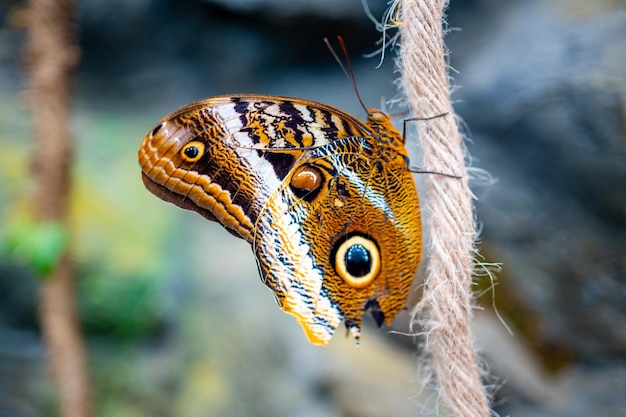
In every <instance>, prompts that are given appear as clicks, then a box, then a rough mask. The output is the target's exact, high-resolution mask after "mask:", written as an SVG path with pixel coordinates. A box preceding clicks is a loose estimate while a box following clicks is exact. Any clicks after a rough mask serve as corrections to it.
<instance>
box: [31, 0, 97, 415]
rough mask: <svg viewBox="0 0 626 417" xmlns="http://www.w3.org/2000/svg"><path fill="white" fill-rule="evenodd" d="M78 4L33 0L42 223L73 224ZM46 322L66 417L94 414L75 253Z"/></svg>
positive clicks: (45, 289)
mask: <svg viewBox="0 0 626 417" xmlns="http://www.w3.org/2000/svg"><path fill="white" fill-rule="evenodd" d="M74 19H75V4H74V2H73V1H72V0H31V1H30V8H29V10H28V29H27V30H28V36H29V39H28V45H27V51H26V60H27V65H28V70H29V76H30V78H29V82H30V89H29V91H28V96H27V97H28V99H29V103H30V104H31V106H32V110H33V129H34V135H35V148H34V154H33V160H34V161H33V162H34V177H35V196H34V200H35V201H34V205H35V209H34V212H35V213H34V214H35V217H36V219H37V220H39V221H54V222H59V223H61V224H63V225H65V224H66V223H67V219H66V217H67V198H68V193H69V189H70V165H71V160H72V143H71V140H70V133H69V125H68V115H69V102H70V95H71V92H70V90H71V89H70V85H71V80H72V77H73V71H74V69H75V67H76V64H77V62H78V48H77V46H76V25H75V22H74ZM39 314H40V322H41V328H42V332H43V337H44V340H45V342H46V345H47V356H48V364H49V367H50V371H51V374H52V378H53V381H54V383H55V386H56V389H57V391H58V395H59V404H60V408H61V413H60V414H61V415H62V416H63V417H86V416H89V415H90V413H91V389H90V386H89V382H88V378H87V370H86V355H85V348H84V342H83V339H82V335H81V332H80V329H79V326H78V319H77V315H76V306H75V300H74V270H73V268H72V265H71V262H70V261H69V258H68V257H67V254H65V255H63V256H62V257H61V260H60V262H59V264H58V265H57V267H56V268H55V270H54V271H53V272H52V274H51V275H50V276H49V277H46V278H45V280H42V284H41V290H40V310H39Z"/></svg>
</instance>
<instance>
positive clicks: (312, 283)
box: [254, 137, 421, 345]
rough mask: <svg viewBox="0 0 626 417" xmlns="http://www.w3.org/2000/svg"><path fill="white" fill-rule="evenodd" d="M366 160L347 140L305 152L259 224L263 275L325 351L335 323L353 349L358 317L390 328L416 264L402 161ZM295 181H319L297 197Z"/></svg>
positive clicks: (414, 217)
mask: <svg viewBox="0 0 626 417" xmlns="http://www.w3.org/2000/svg"><path fill="white" fill-rule="evenodd" d="M373 151H374V149H373V148H372V146H371V143H370V142H368V141H367V140H366V139H365V138H360V137H350V138H345V139H341V140H337V141H333V142H332V143H329V144H328V145H325V146H322V147H320V148H317V149H315V150H312V151H310V152H308V153H307V154H306V155H305V156H304V157H303V158H301V159H300V160H299V161H298V163H297V164H296V166H295V167H294V168H293V169H292V171H291V173H290V175H289V176H288V177H287V178H286V180H285V181H284V182H283V184H282V185H281V187H280V188H279V189H277V190H276V191H275V192H274V193H273V194H272V195H271V196H270V198H269V200H268V202H267V203H266V206H265V207H264V209H263V212H262V215H261V216H259V219H258V224H257V229H256V230H257V233H256V235H255V240H254V251H255V254H256V256H257V260H258V262H259V269H260V271H261V274H262V275H263V277H264V279H265V282H266V284H267V285H268V286H269V287H270V288H271V289H272V290H273V291H274V293H275V294H276V296H277V299H278V301H279V303H280V305H281V307H282V308H283V310H285V311H286V312H288V313H290V314H292V315H293V316H295V317H296V319H297V321H298V322H299V323H300V324H301V326H302V327H303V329H304V330H305V333H306V334H307V336H308V338H309V340H310V341H311V342H312V343H315V344H321V345H326V344H327V343H328V342H329V341H330V338H331V337H332V335H333V332H334V331H335V329H336V328H337V327H338V326H339V325H340V323H341V321H345V323H346V326H347V327H348V328H349V329H350V330H351V332H352V334H353V335H354V337H355V339H356V341H357V343H358V340H359V337H360V327H361V318H362V315H363V314H364V312H365V311H366V310H369V311H370V312H371V313H372V315H373V316H374V318H375V320H376V321H377V322H378V324H379V325H381V324H382V323H387V324H389V323H390V322H391V320H392V319H393V317H394V316H395V315H396V314H397V312H398V311H399V310H401V309H402V308H404V303H405V300H406V298H407V295H408V292H409V290H410V288H411V284H412V281H413V276H414V274H415V271H416V269H417V266H418V264H419V261H420V257H421V224H420V218H419V201H418V198H417V192H416V189H415V185H414V182H413V178H412V176H411V174H410V173H409V172H408V171H407V169H406V161H405V160H404V158H403V157H402V156H400V155H396V158H395V159H394V160H387V161H386V163H385V164H381V163H380V160H379V159H378V158H377V156H376V155H374V154H373ZM302 173H305V174H310V175H312V176H313V177H316V176H317V179H318V180H317V181H313V182H310V183H308V184H309V185H310V186H309V187H298V186H299V185H301V183H300V182H298V181H297V178H298V176H299V175H301V174H302ZM294 184H295V186H294ZM305 185H306V184H305ZM302 188H305V192H302Z"/></svg>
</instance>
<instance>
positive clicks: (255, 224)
mask: <svg viewBox="0 0 626 417" xmlns="http://www.w3.org/2000/svg"><path fill="white" fill-rule="evenodd" d="M139 162H140V165H141V168H142V178H143V181H144V184H145V185H146V187H147V188H148V189H149V190H150V191H151V192H153V193H154V194H156V195H157V196H159V197H160V198H162V199H164V200H166V201H169V202H172V203H174V204H177V205H178V206H180V207H183V208H186V209H190V210H194V211H197V212H198V213H200V214H202V215H203V216H204V217H206V218H208V219H209V220H214V221H218V222H220V223H221V224H222V225H223V226H224V227H225V228H226V229H227V230H228V231H229V232H231V233H232V234H234V235H235V236H238V237H241V238H243V239H245V240H246V241H248V242H249V243H250V244H251V245H252V248H253V252H254V253H255V256H256V259H257V263H258V266H259V270H260V273H261V276H262V279H263V282H264V283H265V284H266V285H267V286H268V287H269V288H270V289H271V290H272V291H273V292H274V294H275V296H276V299H277V300H278V302H279V304H280V305H281V307H282V309H283V310H285V311H286V312H288V313H290V314H292V315H293V316H294V317H295V318H296V319H297V321H298V322H299V323H300V324H301V325H302V327H303V329H304V330H305V333H306V334H307V336H308V338H309V340H311V342H313V343H317V344H322V345H326V344H327V343H328V342H329V340H330V338H331V336H332V334H333V332H334V331H335V329H336V328H337V327H338V326H339V325H340V323H341V321H345V324H346V326H347V327H348V329H350V330H351V332H352V334H353V335H354V336H355V338H356V339H357V342H358V339H359V336H360V327H361V320H362V315H363V313H364V312H365V311H370V312H371V313H372V315H373V316H374V318H375V319H376V321H377V323H378V324H379V325H381V324H382V323H390V321H391V320H392V319H393V317H394V316H395V315H396V313H397V312H398V311H399V310H401V309H402V308H403V307H404V303H405V300H406V297H407V295H408V292H409V290H410V288H411V283H412V280H413V275H414V273H415V271H416V269H417V266H418V264H419V261H420V258H421V221H420V216H419V213H420V212H419V200H418V196H417V191H416V189H415V184H414V182H413V177H412V174H411V173H410V172H409V170H408V154H407V151H406V149H405V147H404V144H403V140H402V136H401V135H400V133H399V132H398V131H397V130H396V129H395V128H394V127H393V125H392V124H391V121H390V120H389V118H388V117H387V116H386V115H385V114H384V113H382V112H379V111H377V110H374V109H370V114H369V116H368V121H367V123H364V122H361V121H359V120H358V119H356V118H354V117H353V116H351V115H349V114H347V113H345V112H342V111H341V110H338V109H335V108H334V107H331V106H327V105H324V104H321V103H317V102H312V101H308V100H301V99H289V98H285V97H276V96H261V95H241V96H220V97H213V98H210V99H206V100H201V101H197V102H194V103H190V104H189V105H187V106H184V107H182V108H180V109H178V110H176V111H175V112H173V113H171V114H170V115H168V116H166V117H165V118H163V119H162V121H161V123H159V124H158V125H157V126H156V127H155V128H154V129H153V130H152V131H151V132H150V133H149V134H148V135H147V136H146V138H145V139H144V141H143V143H142V145H141V148H140V150H139Z"/></svg>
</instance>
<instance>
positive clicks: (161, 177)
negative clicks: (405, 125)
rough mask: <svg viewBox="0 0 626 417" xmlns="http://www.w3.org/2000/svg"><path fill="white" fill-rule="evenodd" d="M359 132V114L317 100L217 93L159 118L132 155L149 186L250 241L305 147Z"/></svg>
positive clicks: (158, 194)
mask: <svg viewBox="0 0 626 417" xmlns="http://www.w3.org/2000/svg"><path fill="white" fill-rule="evenodd" d="M364 134H365V131H364V126H363V124H362V123H361V122H359V121H358V120H357V119H354V118H353V117H352V116H350V115H348V114H347V113H343V112H341V111H339V110H337V109H334V108H333V107H330V106H326V105H324V104H321V103H315V102H311V101H306V100H299V99H288V98H284V97H274V96H260V95H249V96H221V97H213V98H210V99H206V100H200V101H196V102H193V103H190V104H188V105H186V106H184V107H181V108H180V109H178V110H176V111H175V112H173V113H171V114H169V115H168V116H166V117H164V118H163V119H162V120H161V122H160V123H159V124H158V125H157V126H156V127H155V128H154V129H153V130H152V131H151V132H150V133H149V134H148V135H147V136H146V137H145V139H144V141H143V143H142V145H141V147H140V149H139V156H138V157H139V164H140V166H141V169H142V179H143V181H144V184H145V185H146V188H148V190H150V191H151V192H152V193H154V194H155V195H157V196H158V197H160V198H162V199H163V200H166V201H169V202H171V203H174V204H176V205H178V206H180V207H182V208H185V209H189V210H194V211H197V212H198V213H200V214H202V215H203V216H204V217H206V218H208V219H209V220H215V221H219V222H220V223H221V224H222V225H223V226H224V227H225V228H226V229H227V230H229V231H230V232H231V233H233V234H234V235H236V236H239V237H241V238H243V239H245V240H247V241H248V242H252V237H253V232H254V227H255V223H256V221H257V217H258V213H259V211H260V210H261V209H262V207H263V206H264V205H265V203H266V201H267V199H268V197H269V195H270V194H271V193H272V192H273V191H274V190H275V189H277V188H278V187H279V186H280V184H281V183H282V181H283V180H284V178H285V177H286V176H287V174H288V173H289V172H290V171H291V169H292V167H293V166H294V164H295V163H296V161H297V160H298V159H299V158H300V157H301V156H302V155H303V153H304V152H305V151H304V149H307V148H310V147H316V146H321V145H324V144H327V143H329V142H330V141H333V140H336V139H340V138H343V137H349V136H355V135H364ZM271 150H276V152H270V151H271Z"/></svg>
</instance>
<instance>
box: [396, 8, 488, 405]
mask: <svg viewBox="0 0 626 417" xmlns="http://www.w3.org/2000/svg"><path fill="white" fill-rule="evenodd" d="M446 6H447V1H445V0H404V1H402V3H401V5H400V7H401V8H400V10H399V16H400V22H401V24H400V33H401V40H402V43H401V54H400V60H399V64H400V66H401V71H402V74H403V83H404V86H403V87H404V89H405V90H406V95H407V97H408V100H409V102H410V104H411V109H412V111H413V114H414V115H416V116H419V117H427V116H429V115H435V114H441V113H449V114H451V115H452V114H454V112H453V109H452V105H451V103H450V90H449V85H448V67H447V64H446V56H445V52H444V44H443V35H444V32H443V25H442V23H443V11H444V9H445V7H446ZM417 130H418V134H419V138H420V143H421V149H422V153H423V164H424V166H425V167H428V169H429V170H432V171H436V172H453V173H455V174H456V173H462V175H463V177H462V178H461V179H455V178H449V177H446V176H443V175H427V176H426V177H425V178H424V182H425V187H426V193H427V195H428V198H427V199H426V201H427V202H428V206H427V207H425V210H426V213H425V216H424V218H425V219H427V221H428V222H429V229H430V240H429V241H428V243H427V245H428V246H429V249H430V262H429V265H428V268H427V272H426V279H425V283H424V289H423V297H422V299H421V301H420V302H419V303H418V305H417V306H416V308H415V310H414V311H413V322H414V323H416V324H419V325H421V326H422V328H423V331H424V333H425V334H426V335H427V337H426V342H425V353H426V355H427V357H428V358H429V360H430V367H431V375H430V382H436V383H437V386H438V392H439V395H440V397H441V399H442V400H443V402H444V404H445V405H446V407H447V408H448V409H449V411H450V415H451V416H455V417H480V416H483V417H487V416H489V413H490V411H489V402H488V397H487V392H486V390H485V388H484V387H483V385H482V383H481V380H480V377H481V371H480V367H479V366H478V363H477V355H476V352H475V350H474V346H473V341H472V337H471V334H470V321H471V318H472V292H471V281H472V271H473V267H474V260H473V254H474V239H475V237H476V227H475V226H476V225H475V221H474V217H473V211H472V210H473V204H472V194H471V191H470V189H469V186H468V182H467V180H468V177H467V172H466V168H465V163H464V156H465V154H464V148H463V142H462V138H461V134H460V133H459V130H458V126H457V120H456V119H455V118H454V117H439V118H434V119H432V120H430V121H428V122H426V123H418V124H417Z"/></svg>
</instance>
